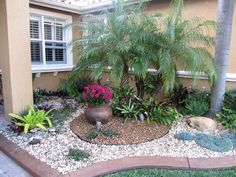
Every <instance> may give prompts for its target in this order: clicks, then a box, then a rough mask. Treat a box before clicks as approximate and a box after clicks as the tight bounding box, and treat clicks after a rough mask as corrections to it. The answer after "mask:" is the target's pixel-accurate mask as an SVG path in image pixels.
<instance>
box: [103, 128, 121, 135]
mask: <svg viewBox="0 0 236 177" xmlns="http://www.w3.org/2000/svg"><path fill="white" fill-rule="evenodd" d="M102 134H103V135H104V136H106V137H113V136H116V135H118V133H117V132H116V131H115V130H112V129H107V130H104V131H103V132H102Z"/></svg>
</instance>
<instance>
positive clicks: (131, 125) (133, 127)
mask: <svg viewBox="0 0 236 177" xmlns="http://www.w3.org/2000/svg"><path fill="white" fill-rule="evenodd" d="M70 127H71V130H72V131H73V132H74V133H75V134H76V135H77V136H78V137H79V138H80V139H83V140H85V141H88V142H91V143H96V144H107V145H108V144H110V145H112V144H113V145H114V144H115V145H124V144H137V143H142V142H147V141H151V140H153V139H157V138H160V137H162V136H164V135H165V134H167V133H168V131H169V129H170V127H169V126H165V125H160V124H157V123H151V124H147V122H145V121H143V122H142V121H139V120H127V121H126V122H124V119H122V118H119V117H113V118H112V119H111V120H110V121H109V122H108V123H107V124H103V125H102V128H101V130H100V131H101V132H102V131H105V130H108V129H110V130H114V131H116V132H117V133H118V135H116V136H113V137H106V136H104V135H103V134H102V133H99V135H98V136H97V137H96V138H94V139H90V138H88V132H89V131H90V130H95V129H96V128H95V126H94V125H92V124H90V123H89V122H88V121H87V120H86V118H85V116H84V115H83V114H82V115H80V116H79V117H77V118H75V119H74V120H73V121H72V122H71V126H70Z"/></svg>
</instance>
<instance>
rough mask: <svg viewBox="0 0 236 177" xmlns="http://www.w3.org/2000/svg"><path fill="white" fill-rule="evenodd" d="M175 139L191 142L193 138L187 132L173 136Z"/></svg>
mask: <svg viewBox="0 0 236 177" xmlns="http://www.w3.org/2000/svg"><path fill="white" fill-rule="evenodd" d="M175 138H176V139H178V140H183V141H192V140H194V138H195V136H194V135H193V134H191V133H189V132H181V133H178V134H176V135H175Z"/></svg>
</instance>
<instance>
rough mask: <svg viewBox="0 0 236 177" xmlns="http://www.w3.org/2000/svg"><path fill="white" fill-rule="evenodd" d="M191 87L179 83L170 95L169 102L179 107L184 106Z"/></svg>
mask: <svg viewBox="0 0 236 177" xmlns="http://www.w3.org/2000/svg"><path fill="white" fill-rule="evenodd" d="M190 92H191V90H190V89H188V88H187V87H184V86H183V85H177V86H175V87H174V90H173V91H172V92H171V93H170V94H169V95H168V102H169V103H170V104H172V105H173V106H175V107H177V108H179V107H182V106H184V101H185V100H186V99H187V97H188V95H189V93H190Z"/></svg>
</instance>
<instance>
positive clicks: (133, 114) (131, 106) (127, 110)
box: [116, 98, 140, 121]
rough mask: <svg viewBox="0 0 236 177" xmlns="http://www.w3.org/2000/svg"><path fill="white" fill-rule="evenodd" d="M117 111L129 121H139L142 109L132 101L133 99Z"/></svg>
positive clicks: (117, 108)
mask: <svg viewBox="0 0 236 177" xmlns="http://www.w3.org/2000/svg"><path fill="white" fill-rule="evenodd" d="M116 110H118V111H119V115H120V116H121V117H123V118H124V119H125V121H127V120H128V119H136V120H137V119H138V115H139V113H140V109H139V108H138V106H137V105H136V104H135V102H133V101H132V99H131V98H130V99H129V102H128V103H125V104H123V105H121V107H116Z"/></svg>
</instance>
